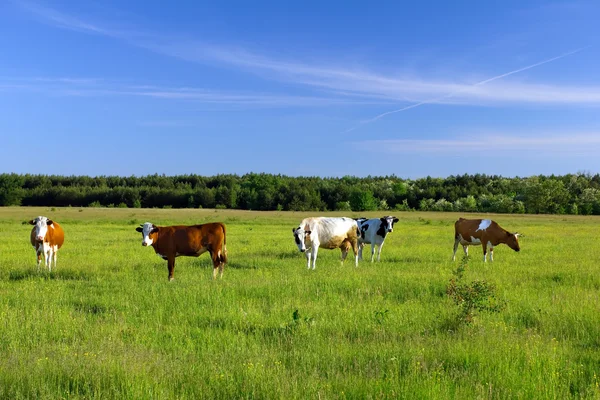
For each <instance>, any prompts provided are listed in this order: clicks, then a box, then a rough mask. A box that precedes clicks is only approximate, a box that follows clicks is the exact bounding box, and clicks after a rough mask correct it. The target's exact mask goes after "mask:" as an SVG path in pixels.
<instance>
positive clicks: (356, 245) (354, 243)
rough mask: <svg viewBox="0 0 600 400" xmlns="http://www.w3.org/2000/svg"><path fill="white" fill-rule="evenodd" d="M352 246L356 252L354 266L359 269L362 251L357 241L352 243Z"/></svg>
mask: <svg viewBox="0 0 600 400" xmlns="http://www.w3.org/2000/svg"><path fill="white" fill-rule="evenodd" d="M350 244H351V245H352V251H353V252H354V266H355V267H358V251H359V249H360V245H359V244H358V242H357V241H352V242H351V243H350Z"/></svg>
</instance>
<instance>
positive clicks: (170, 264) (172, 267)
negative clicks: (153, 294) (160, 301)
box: [167, 255, 175, 281]
mask: <svg viewBox="0 0 600 400" xmlns="http://www.w3.org/2000/svg"><path fill="white" fill-rule="evenodd" d="M167 268H168V269H169V281H172V280H173V279H175V277H174V276H173V271H175V255H169V256H167Z"/></svg>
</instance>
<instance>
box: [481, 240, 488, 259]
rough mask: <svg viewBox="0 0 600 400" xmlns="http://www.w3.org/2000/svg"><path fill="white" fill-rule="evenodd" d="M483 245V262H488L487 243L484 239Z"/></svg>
mask: <svg viewBox="0 0 600 400" xmlns="http://www.w3.org/2000/svg"><path fill="white" fill-rule="evenodd" d="M481 247H483V262H487V243H486V242H483V241H482V242H481Z"/></svg>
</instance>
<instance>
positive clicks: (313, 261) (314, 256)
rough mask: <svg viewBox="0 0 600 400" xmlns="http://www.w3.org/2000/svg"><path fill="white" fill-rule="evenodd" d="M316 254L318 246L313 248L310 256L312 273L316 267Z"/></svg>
mask: <svg viewBox="0 0 600 400" xmlns="http://www.w3.org/2000/svg"><path fill="white" fill-rule="evenodd" d="M318 252H319V246H314V247H313V254H312V269H313V271H314V269H315V268H316V267H317V253H318Z"/></svg>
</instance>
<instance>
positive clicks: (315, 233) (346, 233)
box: [292, 217, 360, 269]
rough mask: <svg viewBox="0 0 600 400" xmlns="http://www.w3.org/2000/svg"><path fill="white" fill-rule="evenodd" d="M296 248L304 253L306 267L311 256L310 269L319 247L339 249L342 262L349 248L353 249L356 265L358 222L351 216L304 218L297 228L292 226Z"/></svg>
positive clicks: (313, 266)
mask: <svg viewBox="0 0 600 400" xmlns="http://www.w3.org/2000/svg"><path fill="white" fill-rule="evenodd" d="M292 232H293V233H294V239H295V240H296V244H297V245H298V250H300V251H301V252H303V253H305V254H306V259H307V264H308V269H310V261H311V258H312V269H315V267H316V263H317V253H318V251H319V247H321V248H323V249H338V248H339V249H341V250H342V263H343V262H344V260H345V259H346V256H347V255H348V252H349V251H350V248H352V250H353V251H354V265H355V266H358V236H359V235H360V232H359V230H358V224H357V223H356V221H355V220H353V219H352V218H345V217H339V218H327V217H314V218H313V217H311V218H305V219H303V220H302V222H300V225H298V227H297V228H292Z"/></svg>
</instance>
